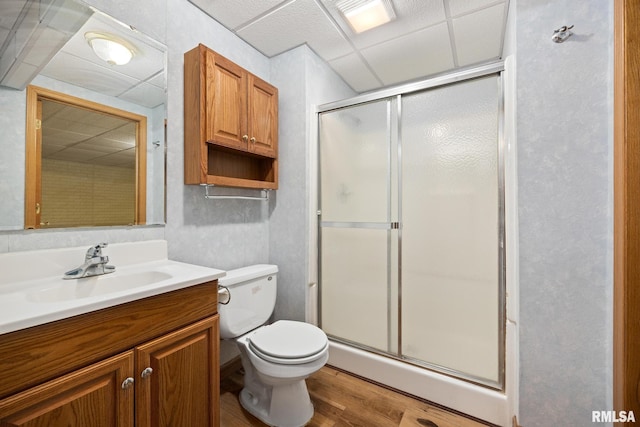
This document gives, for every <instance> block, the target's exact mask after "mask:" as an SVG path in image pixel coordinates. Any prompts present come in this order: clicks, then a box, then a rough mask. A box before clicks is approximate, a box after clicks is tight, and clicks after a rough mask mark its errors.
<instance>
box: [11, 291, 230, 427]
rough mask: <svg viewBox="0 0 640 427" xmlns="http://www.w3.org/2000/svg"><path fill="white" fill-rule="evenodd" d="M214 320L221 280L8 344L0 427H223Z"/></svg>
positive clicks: (25, 333)
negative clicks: (220, 414)
mask: <svg viewBox="0 0 640 427" xmlns="http://www.w3.org/2000/svg"><path fill="white" fill-rule="evenodd" d="M214 289H215V292H214ZM183 310H188V311H183ZM216 311H217V282H215V281H214V282H208V283H206V284H202V285H197V286H194V287H191V288H186V289H183V290H177V291H173V292H169V293H167V294H162V295H157V296H154V297H150V298H146V299H144V300H139V301H134V302H131V303H127V304H122V305H120V306H116V307H111V308H108V309H105V310H99V311H96V312H92V313H88V314H85V315H81V316H75V317H72V318H69V319H64V320H61V321H58V322H52V323H49V324H45V325H42V326H38V327H34V328H29V329H26V330H21V331H16V332H13V333H9V334H5V335H2V337H0V338H2V339H1V340H0V371H1V372H2V373H3V381H1V382H0V426H47V427H56V426H64V427H68V426H92V427H94V426H98V427H101V426H105V427H106V426H118V427H123V426H126V427H130V426H143V427H151V426H153V427H162V426H167V427H169V426H183V425H184V426H203V427H207V426H210V427H218V426H219V423H220V421H219V418H220V416H219V397H220V392H219V382H220V379H219V355H218V351H219V350H218V342H219V330H218V315H217V314H216ZM176 313H182V315H181V316H180V315H176ZM203 315H204V317H203ZM176 326H178V328H176ZM160 331H162V332H160Z"/></svg>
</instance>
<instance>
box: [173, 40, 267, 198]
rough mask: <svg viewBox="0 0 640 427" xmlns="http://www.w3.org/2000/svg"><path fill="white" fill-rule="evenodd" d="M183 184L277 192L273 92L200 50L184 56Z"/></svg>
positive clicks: (200, 48)
mask: <svg viewBox="0 0 640 427" xmlns="http://www.w3.org/2000/svg"><path fill="white" fill-rule="evenodd" d="M184 155H185V158H184V162H185V164H184V178H185V184H216V185H222V186H228V187H246V188H261V189H276V188H278V89H277V88H275V87H274V86H272V85H270V84H269V83H267V82H265V81H264V80H262V79H260V78H259V77H257V76H254V75H253V74H251V73H249V72H248V71H246V70H245V69H243V68H242V67H240V66H238V65H237V64H235V63H233V62H231V61H229V60H228V59H226V58H225V57H223V56H221V55H219V54H217V53H216V52H214V51H212V50H211V49H209V48H207V47H206V46H203V45H198V46H197V47H196V48H194V49H192V50H190V51H189V52H187V53H185V55H184Z"/></svg>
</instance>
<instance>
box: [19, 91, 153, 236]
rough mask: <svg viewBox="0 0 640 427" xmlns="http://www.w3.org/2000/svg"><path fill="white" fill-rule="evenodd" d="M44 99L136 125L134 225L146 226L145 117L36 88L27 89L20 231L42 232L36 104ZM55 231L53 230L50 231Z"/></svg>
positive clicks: (39, 139) (39, 138) (39, 136)
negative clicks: (37, 230) (22, 202)
mask: <svg viewBox="0 0 640 427" xmlns="http://www.w3.org/2000/svg"><path fill="white" fill-rule="evenodd" d="M39 99H47V100H50V101H55V102H58V103H63V104H67V105H72V106H74V107H77V108H83V109H87V110H92V111H95V112H97V113H101V114H107V115H111V116H116V117H120V118H123V119H127V120H132V121H134V122H136V173H135V177H136V178H135V185H136V190H135V218H134V221H135V225H144V224H145V223H146V217H147V213H146V212H147V209H146V203H147V202H146V199H147V197H146V195H147V180H146V176H147V117H146V116H143V115H139V114H135V113H132V112H129V111H125V110H121V109H118V108H114V107H109V106H107V105H103V104H99V103H97V102H93V101H88V100H86V99H82V98H78V97H75V96H71V95H67V94H65V93H61V92H56V91H54V90H51V89H46V88H43V87H39V86H33V85H29V86H28V87H27V117H26V132H25V142H26V144H25V145H26V146H25V160H26V164H25V197H24V200H25V211H24V228H25V229H39V228H42V227H41V224H40V220H39V211H40V207H39V206H38V199H39V195H38V193H39V192H40V191H41V187H40V165H41V157H42V138H41V134H42V132H41V129H40V123H38V120H39V119H38V116H39V115H38V100H39ZM51 228H55V227H51Z"/></svg>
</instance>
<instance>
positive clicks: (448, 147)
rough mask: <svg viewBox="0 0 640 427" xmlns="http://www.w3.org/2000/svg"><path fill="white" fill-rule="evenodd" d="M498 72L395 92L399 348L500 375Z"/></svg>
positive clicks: (469, 371) (464, 369) (477, 376)
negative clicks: (398, 113) (398, 108)
mask: <svg viewBox="0 0 640 427" xmlns="http://www.w3.org/2000/svg"><path fill="white" fill-rule="evenodd" d="M499 94H500V90H499V77H498V76H497V75H491V76H488V77H482V78H477V79H473V80H469V81H465V82H460V83H456V84H454V85H448V86H443V87H439V88H435V89H432V90H428V91H424V92H419V93H416V94H411V95H407V96H403V98H402V121H401V129H402V142H401V144H402V190H401V194H402V196H401V198H402V207H401V210H402V213H401V218H402V245H401V247H402V257H401V269H402V303H401V304H402V309H401V311H402V314H401V317H402V319H401V322H402V328H401V330H402V332H401V342H402V344H401V347H402V354H403V356H404V357H406V358H408V359H412V360H417V361H421V362H426V363H427V364H430V365H433V366H436V367H438V368H439V369H441V370H445V371H449V372H456V373H457V374H458V375H459V376H462V377H467V378H470V379H472V380H477V381H480V382H483V383H488V384H496V385H497V384H499V383H501V371H502V369H501V366H502V363H501V361H502V356H501V355H502V353H503V352H502V351H501V350H502V327H503V326H502V325H504V319H503V314H502V313H503V310H502V304H503V297H502V295H501V292H502V291H501V289H502V283H503V281H502V277H501V274H502V268H503V267H502V266H503V262H502V255H501V254H502V249H501V242H502V241H503V239H502V234H503V232H502V230H503V227H502V225H501V221H502V219H501V218H502V205H503V199H502V190H501V184H500V183H501V180H502V178H501V176H500V172H499V171H500V170H501V168H500V167H499V159H500V154H499V143H498V142H499V139H498V129H499Z"/></svg>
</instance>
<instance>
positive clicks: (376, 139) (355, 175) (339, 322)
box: [319, 100, 397, 352]
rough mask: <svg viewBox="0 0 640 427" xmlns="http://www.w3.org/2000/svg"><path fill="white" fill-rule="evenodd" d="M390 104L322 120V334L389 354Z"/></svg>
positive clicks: (370, 105)
mask: <svg viewBox="0 0 640 427" xmlns="http://www.w3.org/2000/svg"><path fill="white" fill-rule="evenodd" d="M390 103H391V101H390V100H381V101H376V102H372V103H368V104H362V105H357V106H353V107H349V108H343V109H340V110H336V111H329V112H325V113H321V114H320V118H319V120H320V124H319V128H320V144H319V146H320V170H321V171H322V172H321V174H320V212H321V214H320V218H319V224H320V230H319V240H320V257H321V262H320V269H319V273H320V292H321V302H320V322H321V326H322V329H323V330H324V331H325V332H326V333H327V334H329V335H331V336H333V337H336V338H339V339H341V340H345V341H350V342H354V343H357V344H358V345H361V346H365V347H370V348H374V349H378V350H382V351H385V352H386V351H389V341H390V338H389V334H390V330H391V329H394V325H392V321H391V319H390V315H391V310H392V307H391V306H390V304H393V303H394V302H395V299H394V298H393V295H390V292H391V288H390V280H391V277H390V276H391V272H392V266H391V264H390V258H391V252H390V251H391V247H392V245H393V244H394V243H392V242H391V229H392V224H391V215H392V211H391V208H390V199H391V188H390V181H391V160H392V154H391V145H390V139H391V126H390V114H391V109H390ZM395 265H397V262H396V263H395ZM396 317H397V316H396Z"/></svg>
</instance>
